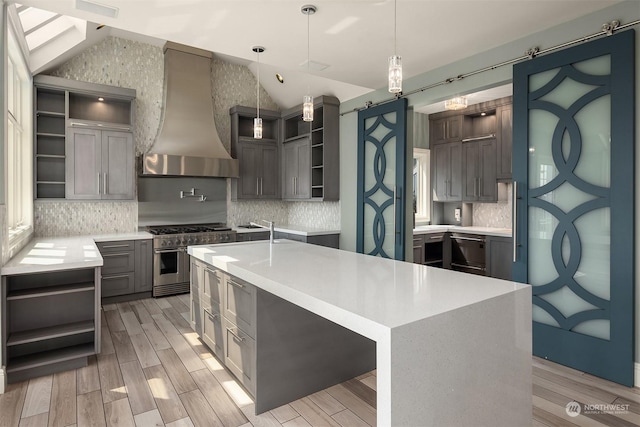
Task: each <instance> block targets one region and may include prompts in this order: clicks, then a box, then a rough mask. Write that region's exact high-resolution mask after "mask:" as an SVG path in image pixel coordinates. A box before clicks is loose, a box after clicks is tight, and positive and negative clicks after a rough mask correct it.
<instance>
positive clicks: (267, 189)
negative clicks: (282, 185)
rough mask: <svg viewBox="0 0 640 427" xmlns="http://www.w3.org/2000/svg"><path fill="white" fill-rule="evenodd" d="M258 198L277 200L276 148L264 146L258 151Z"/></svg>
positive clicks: (277, 169)
mask: <svg viewBox="0 0 640 427" xmlns="http://www.w3.org/2000/svg"><path fill="white" fill-rule="evenodd" d="M260 153H261V156H260V172H261V173H260V182H259V184H260V198H261V199H276V198H278V181H279V173H278V172H279V168H278V147H277V146H275V145H269V146H267V145H265V146H263V147H262V149H261V150H260Z"/></svg>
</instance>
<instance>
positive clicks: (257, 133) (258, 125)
mask: <svg viewBox="0 0 640 427" xmlns="http://www.w3.org/2000/svg"><path fill="white" fill-rule="evenodd" d="M252 50H253V51H254V52H255V53H256V56H257V57H258V80H257V81H256V99H257V103H256V105H257V107H256V118H255V119H253V137H254V138H255V139H262V119H261V118H260V54H261V53H262V52H264V47H262V46H254V47H253V49H252Z"/></svg>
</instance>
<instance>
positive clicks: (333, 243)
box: [274, 231, 340, 249]
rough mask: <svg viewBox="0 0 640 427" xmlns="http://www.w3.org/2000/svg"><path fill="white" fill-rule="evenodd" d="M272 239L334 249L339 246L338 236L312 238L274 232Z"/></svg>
mask: <svg viewBox="0 0 640 427" xmlns="http://www.w3.org/2000/svg"><path fill="white" fill-rule="evenodd" d="M274 238H276V239H288V240H295V241H296V242H303V243H311V244H312V245H318V246H326V247H329V248H335V249H339V246H340V234H316V235H312V236H305V235H302V234H295V233H285V232H283V231H276V232H275V233H274Z"/></svg>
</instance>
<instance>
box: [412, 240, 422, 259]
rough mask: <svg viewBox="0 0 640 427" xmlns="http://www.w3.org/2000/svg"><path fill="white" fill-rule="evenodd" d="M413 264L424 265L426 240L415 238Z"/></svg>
mask: <svg viewBox="0 0 640 427" xmlns="http://www.w3.org/2000/svg"><path fill="white" fill-rule="evenodd" d="M413 263H414V264H424V238H423V237H422V236H421V235H418V236H413Z"/></svg>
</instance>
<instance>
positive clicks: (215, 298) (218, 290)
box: [202, 266, 224, 311]
mask: <svg viewBox="0 0 640 427" xmlns="http://www.w3.org/2000/svg"><path fill="white" fill-rule="evenodd" d="M222 282H223V274H222V272H220V271H218V270H216V269H214V268H213V267H209V266H207V267H205V268H204V286H203V288H202V299H203V302H205V303H206V304H207V305H208V306H210V307H213V308H214V309H215V310H216V311H220V307H222V302H223V301H224V297H223V292H224V286H223V285H222Z"/></svg>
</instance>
